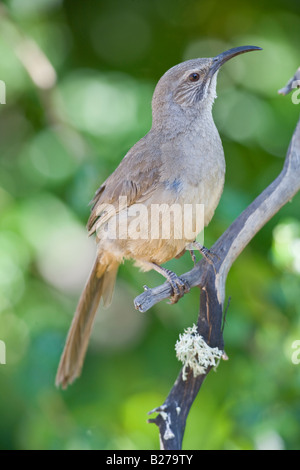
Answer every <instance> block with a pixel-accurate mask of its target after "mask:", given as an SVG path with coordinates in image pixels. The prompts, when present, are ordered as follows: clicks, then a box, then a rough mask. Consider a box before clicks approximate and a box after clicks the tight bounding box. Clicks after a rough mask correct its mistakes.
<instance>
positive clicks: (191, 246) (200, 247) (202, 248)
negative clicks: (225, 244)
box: [187, 241, 220, 265]
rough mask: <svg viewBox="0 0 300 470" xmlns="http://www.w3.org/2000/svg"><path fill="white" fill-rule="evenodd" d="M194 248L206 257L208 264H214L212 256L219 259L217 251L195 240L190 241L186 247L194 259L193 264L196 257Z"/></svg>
mask: <svg viewBox="0 0 300 470" xmlns="http://www.w3.org/2000/svg"><path fill="white" fill-rule="evenodd" d="M195 248H196V249H197V250H199V251H200V253H201V254H202V256H203V257H204V258H205V259H206V261H207V262H208V263H209V264H212V265H213V264H214V263H213V262H214V258H217V259H220V257H219V255H217V253H215V252H214V251H211V250H209V249H208V248H206V247H205V246H203V245H201V243H199V242H196V241H195V242H192V243H190V244H189V245H188V246H187V249H188V250H189V252H190V253H191V257H192V260H193V261H194V264H195V259H196V257H195V253H194V250H193V249H195Z"/></svg>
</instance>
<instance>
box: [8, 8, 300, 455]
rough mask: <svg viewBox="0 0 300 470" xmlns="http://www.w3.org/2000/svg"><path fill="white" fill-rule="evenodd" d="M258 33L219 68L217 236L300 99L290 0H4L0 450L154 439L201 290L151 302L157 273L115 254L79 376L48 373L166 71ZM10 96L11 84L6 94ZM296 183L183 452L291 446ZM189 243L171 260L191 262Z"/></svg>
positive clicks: (241, 264)
mask: <svg viewBox="0 0 300 470" xmlns="http://www.w3.org/2000/svg"><path fill="white" fill-rule="evenodd" d="M245 44H254V45H257V46H261V47H263V49H264V50H263V52H260V53H251V54H246V55H244V56H241V57H238V58H236V59H234V60H233V61H231V62H230V63H228V64H226V66H224V68H223V70H222V71H221V72H220V74H219V79H218V95H219V98H218V100H217V101H216V103H215V107H214V116H215V120H216V123H217V125H218V128H219V130H220V133H221V136H222V140H223V144H224V149H225V154H226V161H227V175H226V184H225V190H224V194H223V197H222V200H221V202H220V205H219V207H218V209H217V211H216V214H215V217H214V219H213V221H212V222H211V224H210V226H209V227H208V228H207V230H206V232H205V245H206V246H208V247H209V246H211V245H212V244H213V242H214V241H215V240H216V239H217V238H218V237H219V236H220V235H221V234H222V232H223V231H224V230H225V229H226V228H227V227H228V226H229V224H230V223H231V222H232V221H233V220H234V219H235V217H236V216H237V215H238V214H239V213H240V212H241V211H242V210H243V209H244V208H245V207H246V206H247V205H248V204H249V203H250V202H251V201H252V200H253V199H254V197H255V196H256V195H258V194H259V193H260V192H261V190H262V189H263V188H265V187H266V186H267V185H268V184H269V183H270V182H271V181H272V180H273V179H274V178H275V177H276V175H277V174H278V173H279V172H280V171H281V168H282V165H283V158H284V156H285V153H286V150H287V147H288V144H289V140H290V138H291V135H292V133H293V130H294V127H295V125H296V122H297V119H298V117H299V109H300V108H299V107H298V106H296V105H294V104H293V103H292V101H291V99H290V97H289V96H288V97H282V96H279V95H278V94H277V90H278V89H279V88H281V87H283V86H284V85H285V83H286V82H287V80H288V79H289V78H290V77H291V76H292V75H293V74H294V72H295V70H296V68H297V67H298V66H299V65H300V64H299V44H300V7H299V3H298V2H297V1H292V0H289V1H286V0H285V1H283V0H272V1H270V0H265V1H260V2H258V1H253V2H251V3H249V2H243V1H236V0H228V1H227V2H220V1H216V0H209V1H208V0H205V1H201V0H198V1H196V0H186V1H184V0H151V1H149V0H139V1H137V0H100V1H99V0H98V1H97V0H88V1H85V2H83V1H80V0H66V1H60V0H36V1H34V0H25V1H24V0H8V1H6V2H0V79H1V80H3V81H4V82H5V84H6V104H1V105H0V339H1V340H2V341H4V342H5V344H6V353H7V364H6V365H0V394H1V400H0V448H1V449H158V448H159V443H158V433H157V429H156V427H155V426H154V425H151V424H147V422H146V420H147V412H148V411H149V410H151V409H153V408H154V407H156V406H158V405H160V404H162V402H163V401H164V398H165V396H166V395H167V393H168V391H169V389H170V387H171V386H172V384H173V382H174V380H175V378H176V376H177V374H178V371H179V368H180V364H179V363H178V361H177V360H176V357H175V352H174V345H175V342H176V340H177V338H178V335H179V333H180V332H182V331H183V329H184V328H186V327H187V326H191V325H192V324H193V323H194V322H195V321H196V318H197V313H198V305H199V292H198V291H197V289H193V291H192V292H191V294H190V295H187V296H185V298H183V299H182V300H181V301H180V302H179V303H178V304H177V305H175V306H170V305H168V304H166V303H161V304H159V305H157V306H156V307H155V308H153V309H152V310H151V311H150V312H147V313H146V314H144V315H142V314H141V313H139V312H137V311H135V310H134V307H133V298H134V297H135V296H136V295H138V294H139V293H140V292H141V291H142V286H143V285H144V284H148V285H149V286H154V285H157V284H159V283H161V282H162V279H161V277H160V276H159V275H158V274H156V273H147V274H142V273H140V272H139V271H138V270H137V269H136V268H134V267H133V266H132V264H131V263H129V262H128V263H126V264H125V265H124V266H122V267H121V269H120V272H119V277H118V282H117V287H116V291H115V297H114V301H113V304H112V306H111V307H110V309H109V310H103V309H100V311H99V314H98V318H97V322H96V325H95V329H94V334H93V338H92V341H91V344H90V347H89V351H88V355H87V359H86V362H85V366H84V370H83V374H82V377H81V378H80V380H78V381H77V382H76V383H75V384H74V385H73V386H72V387H70V388H69V389H68V390H67V391H65V392H62V391H60V390H57V389H56V388H55V386H54V378H55V373H56V368H57V364H58V361H59V357H60V354H61V351H62V348H63V344H64V339H65V336H66V333H67V330H68V327H69V325H70V322H71V318H72V314H73V312H74V309H75V306H76V303H77V300H78V297H79V295H80V291H81V289H82V287H83V285H84V282H85V278H86V276H87V274H88V272H89V269H90V267H91V264H92V261H93V257H94V253H95V245H94V240H91V239H88V238H87V235H86V231H85V223H86V221H87V218H88V215H89V206H88V202H89V201H90V200H91V198H92V197H93V194H94V192H95V190H96V189H97V187H98V185H99V184H100V183H101V182H103V181H104V180H105V178H106V177H107V176H108V175H109V174H110V173H111V172H112V171H113V170H114V168H115V167H116V166H117V165H118V163H119V161H120V160H121V159H122V157H123V156H124V154H125V153H126V152H127V150H128V149H129V148H130V147H131V146H132V145H133V144H134V143H135V142H136V141H137V140H138V139H139V138H141V137H142V136H143V135H144V134H145V133H146V132H147V131H148V129H149V127H150V126H151V107H150V104H151V96H152V92H153V89H154V86H155V83H156V82H157V80H158V79H159V77H160V76H161V75H162V74H163V73H164V72H165V71H166V70H167V69H168V68H169V67H171V66H173V65H175V64H176V63H179V62H181V61H183V60H186V59H189V58H192V57H201V56H204V57H209V56H213V55H216V54H218V53H220V52H222V51H223V50H226V49H228V48H230V47H234V46H239V45H245ZM2 91H3V90H2ZM299 207H300V195H298V196H296V197H295V198H294V200H293V201H292V202H291V204H288V205H287V206H286V207H284V208H283V209H282V210H281V211H280V212H279V213H278V215H277V216H276V217H274V219H272V220H271V221H270V222H269V223H268V224H267V226H266V227H264V228H263V230H262V231H261V232H260V233H259V234H258V235H257V236H256V237H255V239H254V240H253V241H252V242H251V244H250V246H249V247H247V249H246V250H245V251H244V253H243V254H242V255H241V256H240V257H239V259H238V260H237V262H236V263H235V265H234V266H233V268H232V270H231V272H230V274H229V277H228V283H227V295H228V296H231V298H232V300H231V304H230V308H229V311H228V314H227V324H226V328H225V342H226V352H227V355H228V356H229V361H228V362H222V363H221V364H220V366H219V368H218V371H217V373H213V372H212V373H210V374H209V376H208V378H207V380H206V382H205V384H204V386H203V388H202V390H201V392H200V394H199V396H198V397H197V399H196V401H195V403H194V405H193V407H192V410H191V413H190V416H189V418H188V422H187V429H186V434H185V438H184V443H183V447H184V449H262V448H274V449H299V448H300V442H299V437H300V365H295V364H293V362H292V353H293V352H294V350H293V348H292V345H293V342H294V341H296V340H300V302H299V295H300V294H299V291H300V221H299ZM191 263H192V262H191V259H190V258H189V256H187V255H185V256H184V257H183V258H181V259H180V260H176V261H174V262H173V261H172V262H171V263H169V265H170V267H171V268H173V269H174V270H175V271H176V272H177V273H178V274H180V273H182V272H185V271H187V270H188V269H190V268H191V265H192V264H191Z"/></svg>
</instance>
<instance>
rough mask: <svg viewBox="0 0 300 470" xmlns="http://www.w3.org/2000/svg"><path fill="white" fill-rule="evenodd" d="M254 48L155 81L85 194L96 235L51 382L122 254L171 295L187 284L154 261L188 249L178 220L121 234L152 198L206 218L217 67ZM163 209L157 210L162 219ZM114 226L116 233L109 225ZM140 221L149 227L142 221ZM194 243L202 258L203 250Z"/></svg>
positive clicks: (81, 347)
mask: <svg viewBox="0 0 300 470" xmlns="http://www.w3.org/2000/svg"><path fill="white" fill-rule="evenodd" d="M254 50H260V48H259V47H255V46H242V47H236V48H233V49H230V50H228V51H226V52H223V53H222V54H220V55H218V56H216V57H213V58H209V59H208V58H204V59H193V60H188V61H186V62H183V63H181V64H179V65H176V66H175V67H172V68H171V69H170V70H168V71H167V72H166V73H165V74H164V75H163V76H162V77H161V79H160V80H159V82H158V84H157V86H156V88H155V91H154V94H153V99H152V117H153V119H152V127H151V130H150V131H149V132H148V134H146V135H145V137H143V138H142V139H141V140H140V141H139V142H137V143H136V144H135V145H134V146H133V147H132V148H131V150H129V152H128V153H127V155H125V157H124V159H123V160H122V161H121V163H120V165H119V166H118V167H117V169H116V170H115V171H114V172H113V173H112V175H111V176H109V178H108V179H107V180H106V181H105V182H104V183H103V184H102V186H101V187H100V188H99V189H98V191H97V192H96V194H95V197H94V199H93V208H92V211H91V215H90V218H89V221H88V230H89V234H93V233H96V240H97V256H96V261H95V264H94V266H93V268H92V271H91V274H90V276H89V279H88V281H87V283H86V286H85V288H84V291H83V293H82V295H81V298H80V300H79V304H78V306H77V310H76V312H75V315H74V318H73V321H72V324H71V327H70V330H69V333H68V337H67V340H66V345H65V349H64V351H63V354H62V357H61V360H60V364H59V368H58V372H57V376H56V384H57V385H62V387H63V388H65V387H66V386H67V385H68V384H70V383H72V382H73V381H74V379H75V378H76V377H78V376H79V375H80V372H81V368H82V365H83V360H84V356H85V353H86V349H87V346H88V341H89V338H90V334H91V330H92V326H93V321H94V318H95V314H96V311H97V307H98V305H99V302H100V299H101V298H103V303H104V305H108V304H109V303H110V301H111V297H112V293H113V288H114V284H115V279H116V275H117V271H118V266H119V264H120V263H121V262H122V261H123V259H128V258H131V259H134V260H135V262H136V264H137V265H138V266H139V267H141V268H142V269H143V270H145V271H146V270H149V269H155V270H157V271H158V272H160V273H161V274H162V275H163V276H165V277H166V278H167V279H168V281H169V282H170V283H171V285H172V287H173V291H174V299H173V300H174V301H176V300H177V299H178V297H180V296H181V295H182V293H183V292H184V291H186V290H188V286H187V285H186V284H185V283H184V282H183V281H182V280H181V279H180V278H179V277H178V276H176V274H174V273H173V272H171V271H169V270H167V269H166V268H163V267H161V264H163V263H165V262H167V261H169V260H170V259H172V258H174V257H178V256H180V254H181V253H182V252H184V251H185V250H186V249H190V250H191V248H192V247H193V245H192V242H193V240H194V239H195V236H194V234H193V237H192V238H191V237H189V236H188V235H187V236H186V235H185V232H184V235H182V230H179V232H180V233H181V237H180V236H176V233H177V232H178V229H182V226H181V225H182V224H183V222H182V219H180V220H179V219H178V217H176V216H174V217H173V219H172V222H171V223H170V225H171V226H170V233H169V237H162V236H160V237H157V236H155V237H151V236H150V237H149V236H148V237H141V236H128V230H127V229H128V228H129V227H130V224H132V222H133V221H134V220H135V218H134V215H133V214H135V215H136V213H137V212H138V210H140V211H141V207H142V208H144V209H145V210H146V213H145V212H144V213H143V214H144V215H143V217H144V219H145V218H147V216H148V214H149V211H150V209H152V208H153V207H155V206H157V205H158V204H164V207H165V208H168V207H170V206H171V205H173V204H177V206H179V207H180V208H183V207H184V206H185V205H188V204H190V205H195V204H198V203H199V204H203V205H204V217H203V223H202V225H201V224H200V226H198V227H197V231H198V233H200V232H201V231H202V229H203V228H204V226H206V225H207V224H208V223H209V222H210V220H211V218H212V216H213V214H214V211H215V209H216V207H217V205H218V202H219V199H220V197H221V193H222V191H223V184H224V175H225V160H224V152H223V147H222V143H221V139H220V136H219V133H218V131H217V129H216V126H215V123H214V121H213V117H212V105H213V102H214V99H215V97H216V79H217V72H218V70H219V68H220V66H221V65H223V64H224V63H225V62H226V61H228V60H229V59H231V58H232V57H235V56H236V55H238V54H242V53H244V52H248V51H254ZM135 210H137V211H136V212H135ZM165 215H166V214H165V213H164V212H163V211H162V219H163V218H164V217H165ZM191 217H192V218H193V217H195V216H194V215H192V216H191ZM142 220H143V219H142ZM159 220H161V219H159ZM139 222H141V219H140V220H139ZM156 222H157V224H158V225H159V226H160V223H161V222H159V221H156ZM192 222H196V221H195V220H193V221H192ZM116 225H118V229H119V230H118V234H117V232H116V231H114V230H113V229H114V228H115V227H116ZM196 225H197V224H196ZM198 225H199V224H198ZM134 226H135V225H134ZM145 226H146V228H149V220H148V219H147V222H146V223H145ZM135 227H136V226H135ZM131 228H132V227H131ZM124 230H125V232H124ZM122 233H123V235H121V234H122ZM124 233H125V236H124ZM148 235H149V233H148ZM200 249H201V251H202V253H203V254H204V256H207V257H208V258H209V254H210V253H209V250H206V249H205V248H204V247H200Z"/></svg>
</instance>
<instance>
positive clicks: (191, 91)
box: [152, 46, 261, 118]
mask: <svg viewBox="0 0 300 470" xmlns="http://www.w3.org/2000/svg"><path fill="white" fill-rule="evenodd" d="M257 50H261V48H260V47H256V46H241V47H235V48H233V49H229V50H228V51H225V52H222V54H219V55H217V56H216V57H212V58H204V59H192V60H187V61H186V62H182V63H181V64H178V65H175V66H174V67H172V68H171V69H169V70H168V71H167V72H166V73H165V74H164V75H163V76H162V77H161V79H160V80H159V82H158V83H157V85H156V88H155V91H154V94H153V100H152V108H153V117H154V118H155V117H156V116H155V114H157V115H158V116H159V115H160V114H161V112H162V114H163V115H166V112H168V111H169V112H171V114H172V111H174V108H177V109H178V111H181V110H182V111H187V112H188V111H189V110H191V109H194V108H196V109H199V107H201V108H203V109H205V108H206V107H209V108H211V106H212V103H213V101H214V99H215V97H216V84H217V80H216V78H217V73H218V71H219V69H220V67H221V66H222V65H223V64H224V63H225V62H227V61H228V60H230V59H232V58H233V57H235V56H237V55H239V54H243V53H245V52H250V51H257ZM170 107H171V109H170Z"/></svg>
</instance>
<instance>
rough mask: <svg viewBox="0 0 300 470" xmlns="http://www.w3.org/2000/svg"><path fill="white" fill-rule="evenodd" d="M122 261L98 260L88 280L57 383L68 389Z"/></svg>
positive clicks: (75, 316) (107, 299) (107, 301)
mask: <svg viewBox="0 0 300 470" xmlns="http://www.w3.org/2000/svg"><path fill="white" fill-rule="evenodd" d="M118 267H119V264H118V263H117V262H113V263H111V264H109V265H103V264H101V263H99V262H98V261H97V260H96V262H95V264H94V266H93V269H92V271H91V274H90V276H89V278H88V280H87V283H86V285H85V288H84V290H83V292H82V294H81V297H80V299H79V303H78V306H77V309H76V312H75V315H74V318H73V321H72V324H71V327H70V330H69V333H68V336H67V340H66V344H65V348H64V351H63V353H62V356H61V359H60V363H59V366H58V371H57V375H56V380H55V383H56V385H57V386H60V385H61V386H62V388H66V387H67V386H68V385H70V384H71V383H72V382H73V381H74V380H75V379H76V378H77V377H78V376H79V375H80V373H81V369H82V366H83V361H84V357H85V354H86V350H87V347H88V343H89V339H90V335H91V332H92V327H93V323H94V319H95V315H96V312H97V308H98V305H99V303H100V300H101V298H103V303H104V305H105V306H108V305H109V304H110V302H111V298H112V294H113V290H114V285H115V280H116V275H117V271H118Z"/></svg>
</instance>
